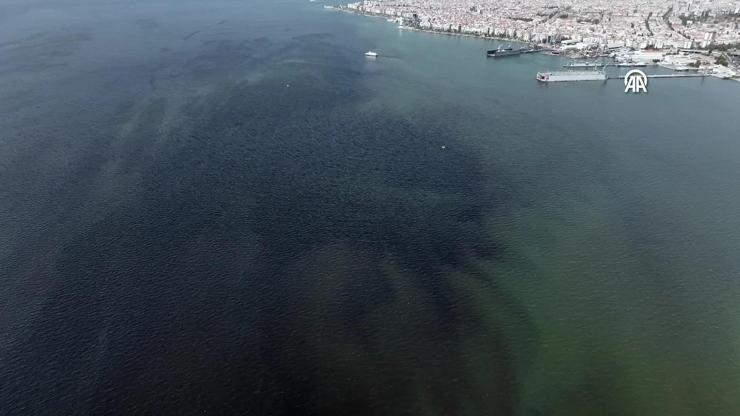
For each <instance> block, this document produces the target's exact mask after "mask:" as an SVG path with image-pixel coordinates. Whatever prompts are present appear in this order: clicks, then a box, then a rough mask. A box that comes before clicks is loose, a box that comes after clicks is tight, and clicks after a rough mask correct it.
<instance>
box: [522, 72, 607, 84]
mask: <svg viewBox="0 0 740 416" xmlns="http://www.w3.org/2000/svg"><path fill="white" fill-rule="evenodd" d="M606 79H607V76H606V73H605V72H602V71H556V72H538V73H537V81H540V82H561V81H606Z"/></svg>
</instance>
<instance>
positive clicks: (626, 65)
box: [617, 62, 647, 68]
mask: <svg viewBox="0 0 740 416" xmlns="http://www.w3.org/2000/svg"><path fill="white" fill-rule="evenodd" d="M617 66H618V67H626V68H631V67H635V66H639V67H642V66H647V63H645V62H620V63H618V64H617Z"/></svg>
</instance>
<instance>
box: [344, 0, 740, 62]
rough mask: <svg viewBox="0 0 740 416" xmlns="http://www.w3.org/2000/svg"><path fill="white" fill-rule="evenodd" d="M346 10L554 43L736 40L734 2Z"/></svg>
mask: <svg viewBox="0 0 740 416" xmlns="http://www.w3.org/2000/svg"><path fill="white" fill-rule="evenodd" d="M346 8H348V9H350V10H353V11H357V12H360V13H366V14H376V15H384V16H389V17H394V18H403V20H404V23H405V24H408V25H411V26H414V27H417V28H419V29H426V30H437V31H446V32H458V33H469V34H474V35H479V36H490V37H499V38H511V39H516V40H521V41H525V42H533V43H543V44H558V45H560V46H559V47H560V48H562V49H574V50H584V49H595V48H601V49H605V48H619V47H629V48H635V49H670V48H683V49H686V48H705V49H706V48H711V47H712V46H715V45H734V44H738V43H740V1H728V0H721V1H693V0H690V1H671V0H666V1H661V0H657V1H644V0H627V1H616V2H615V1H606V0H577V1H576V0H559V1H556V2H551V1H531V2H521V1H518V0H497V1H492V0H372V1H370V0H366V1H361V2H356V3H352V4H349V5H347V6H346Z"/></svg>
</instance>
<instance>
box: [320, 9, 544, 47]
mask: <svg viewBox="0 0 740 416" xmlns="http://www.w3.org/2000/svg"><path fill="white" fill-rule="evenodd" d="M324 7H325V8H326V9H331V10H337V11H340V12H344V13H349V14H354V15H357V16H365V17H377V18H383V19H390V18H391V17H392V16H388V15H385V14H376V13H369V12H362V11H358V10H352V9H348V8H346V7H343V6H324ZM403 30H413V31H416V32H423V33H431V34H435V35H447V36H461V37H468V38H476V39H483V40H493V41H498V42H512V43H517V44H521V45H528V46H530V47H536V48H538V49H540V50H541V51H543V52H546V51H549V49H548V48H542V47H541V46H539V44H536V43H533V42H527V41H524V40H521V39H511V38H506V37H501V36H487V35H477V34H475V33H467V32H447V31H444V30H437V29H424V28H418V27H413V26H404V27H403Z"/></svg>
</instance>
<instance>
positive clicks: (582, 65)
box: [563, 62, 601, 68]
mask: <svg viewBox="0 0 740 416" xmlns="http://www.w3.org/2000/svg"><path fill="white" fill-rule="evenodd" d="M599 66H601V64H599V63H597V62H571V63H569V64H567V65H563V68H596V67H599Z"/></svg>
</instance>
